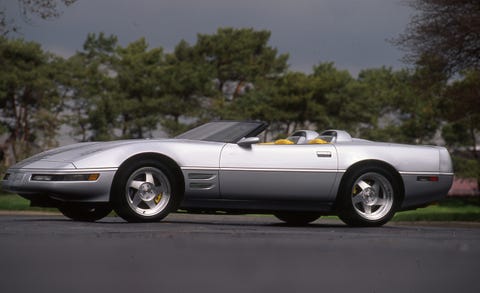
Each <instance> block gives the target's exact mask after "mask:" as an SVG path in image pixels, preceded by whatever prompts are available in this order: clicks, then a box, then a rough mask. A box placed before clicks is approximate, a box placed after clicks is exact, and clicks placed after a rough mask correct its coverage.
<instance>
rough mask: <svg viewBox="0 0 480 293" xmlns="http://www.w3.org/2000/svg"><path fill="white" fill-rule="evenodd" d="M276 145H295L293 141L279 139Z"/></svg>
mask: <svg viewBox="0 0 480 293" xmlns="http://www.w3.org/2000/svg"><path fill="white" fill-rule="evenodd" d="M275 144H295V143H294V142H293V141H291V140H288V139H277V140H276V141H275Z"/></svg>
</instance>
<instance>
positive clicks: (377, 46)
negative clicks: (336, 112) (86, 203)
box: [0, 0, 413, 76]
mask: <svg viewBox="0 0 480 293" xmlns="http://www.w3.org/2000/svg"><path fill="white" fill-rule="evenodd" d="M17 3H18V0H0V6H1V5H6V7H7V11H8V13H9V15H10V16H13V18H14V19H17V18H18V19H21V16H20V13H19V11H18V4H17ZM61 10H62V12H63V13H62V15H61V17H60V18H58V19H55V20H48V21H45V20H41V19H35V18H34V19H33V20H32V23H31V24H25V23H24V22H22V21H18V24H19V25H20V26H21V32H22V34H21V35H20V36H21V37H23V38H24V39H26V40H29V41H35V42H38V43H40V44H41V45H42V47H43V48H44V49H45V50H48V51H51V52H53V53H56V54H59V55H61V56H64V57H68V56H71V55H73V54H74V53H75V52H76V51H79V50H81V49H82V45H83V42H84V41H85V39H86V37H87V34H88V33H99V32H104V33H106V34H107V35H108V34H114V35H116V36H117V37H118V40H119V43H120V44H121V45H126V44H128V43H130V42H132V41H135V40H137V39H139V38H140V37H145V38H146V40H147V42H148V43H149V44H150V46H151V47H163V48H164V49H165V51H166V52H171V51H172V50H173V48H174V47H175V45H176V44H178V43H179V42H180V41H181V40H182V39H184V40H186V41H187V42H189V43H190V44H194V43H195V42H196V36H197V34H198V33H201V34H213V33H215V32H216V30H217V29H218V28H219V27H235V28H243V27H248V28H254V29H257V30H269V31H271V33H272V35H271V38H270V42H269V45H270V46H272V47H275V48H277V49H278V51H279V53H289V55H290V58H289V65H290V69H291V70H295V71H303V72H306V73H309V72H311V71H312V67H313V66H314V65H316V64H318V63H320V62H334V63H335V66H336V67H337V68H339V69H346V70H349V71H350V73H352V75H354V76H356V75H357V74H358V72H359V71H360V70H362V69H367V68H374V67H381V66H387V67H393V68H394V69H399V68H403V67H406V66H407V65H406V64H404V63H403V62H402V61H401V58H402V56H403V55H404V52H402V51H400V50H398V49H397V48H396V47H394V46H393V45H392V44H390V43H389V42H387V39H391V38H394V37H396V36H398V35H399V34H400V33H402V32H403V30H404V29H405V27H406V25H407V24H408V22H409V18H410V16H411V15H412V13H413V11H412V10H411V8H409V7H407V6H406V5H405V3H404V1H402V0H236V1H231V0H96V1H93V0H78V1H77V2H76V3H75V4H74V5H72V6H70V7H68V8H66V7H63V6H61Z"/></svg>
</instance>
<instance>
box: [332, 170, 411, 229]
mask: <svg viewBox="0 0 480 293" xmlns="http://www.w3.org/2000/svg"><path fill="white" fill-rule="evenodd" d="M346 176H347V178H346V180H345V182H344V186H343V188H342V190H341V191H340V194H339V196H340V198H339V203H340V205H339V211H338V213H339V217H340V219H341V220H342V221H343V222H345V223H346V224H348V225H351V226H370V227H374V226H381V225H383V224H385V223H386V222H388V221H389V220H390V219H391V218H392V217H393V215H394V214H395V212H396V211H397V210H398V208H399V206H400V202H401V194H400V188H399V183H398V182H397V180H395V177H394V176H393V175H392V174H391V173H390V172H389V171H388V170H387V169H385V168H382V167H363V168H359V169H357V170H355V171H354V172H352V173H350V174H347V175H346Z"/></svg>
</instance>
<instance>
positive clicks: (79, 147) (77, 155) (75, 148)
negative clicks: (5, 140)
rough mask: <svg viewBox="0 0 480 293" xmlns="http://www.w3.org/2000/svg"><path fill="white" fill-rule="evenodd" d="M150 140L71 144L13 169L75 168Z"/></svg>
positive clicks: (21, 163)
mask: <svg viewBox="0 0 480 293" xmlns="http://www.w3.org/2000/svg"><path fill="white" fill-rule="evenodd" d="M145 141H148V140H144V139H132V140H118V141H108V142H82V143H76V144H71V145H67V146H63V147H59V148H55V149H52V150H49V151H45V152H42V153H39V154H37V155H34V156H32V157H30V158H28V159H25V160H23V161H21V162H19V163H17V164H15V165H14V166H12V167H11V168H12V169H18V168H45V167H46V166H48V165H49V166H50V167H52V168H62V167H63V168H69V167H71V168H75V165H74V162H75V161H77V160H80V159H82V158H85V157H88V156H90V155H93V154H96V153H100V152H108V151H109V150H112V149H115V148H118V147H123V146H128V145H135V144H139V143H142V142H145ZM155 141H157V142H162V141H171V139H164V140H155Z"/></svg>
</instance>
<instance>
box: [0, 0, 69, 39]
mask: <svg viewBox="0 0 480 293" xmlns="http://www.w3.org/2000/svg"><path fill="white" fill-rule="evenodd" d="M17 1H18V7H19V9H20V14H21V15H22V17H23V20H24V21H25V22H27V23H28V22H31V19H32V16H36V17H40V18H41V19H54V18H58V17H60V15H61V8H60V7H61V6H65V7H68V6H70V5H72V4H74V3H75V2H77V0H17ZM60 3H61V4H60ZM9 14H13V12H12V11H7V10H6V8H5V7H1V6H0V36H7V35H9V34H12V33H16V32H18V31H19V26H18V22H16V20H15V19H12V18H10V17H9Z"/></svg>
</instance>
